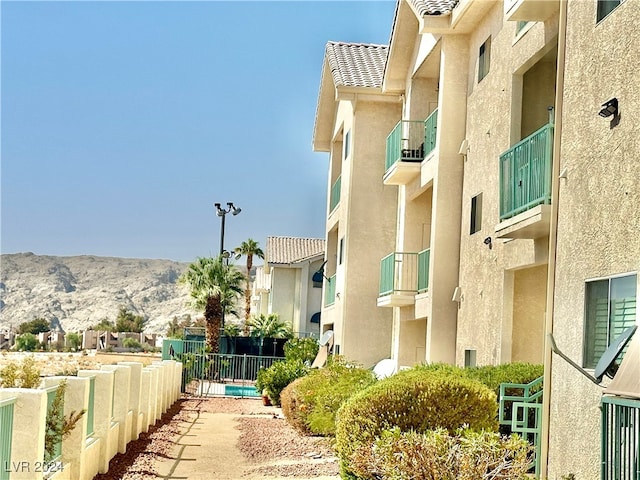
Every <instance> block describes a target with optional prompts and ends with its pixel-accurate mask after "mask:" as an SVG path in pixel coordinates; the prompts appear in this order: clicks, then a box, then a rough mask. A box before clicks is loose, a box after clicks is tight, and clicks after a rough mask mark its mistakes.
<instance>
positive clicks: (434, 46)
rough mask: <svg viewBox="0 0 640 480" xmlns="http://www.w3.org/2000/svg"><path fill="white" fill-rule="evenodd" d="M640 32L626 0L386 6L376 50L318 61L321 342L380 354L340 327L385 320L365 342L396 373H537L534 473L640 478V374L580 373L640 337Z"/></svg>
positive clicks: (439, 0)
mask: <svg viewBox="0 0 640 480" xmlns="http://www.w3.org/2000/svg"><path fill="white" fill-rule="evenodd" d="M639 20H640V4H639V3H638V2H633V1H630V0H627V1H618V0H504V1H499V0H398V2H397V6H396V11H395V16H394V18H393V21H392V31H391V38H390V42H389V46H388V47H383V46H365V45H356V44H340V43H335V42H330V43H329V44H328V46H327V50H326V54H325V61H324V69H323V73H322V80H321V88H320V95H319V101H318V113H317V115H316V126H315V130H314V148H315V149H316V150H319V151H327V152H329V153H330V168H329V182H328V188H327V192H328V193H327V199H328V206H329V208H328V212H329V215H328V221H327V256H326V260H327V265H326V268H325V271H326V272H327V277H328V278H329V280H328V281H327V282H325V296H328V300H329V301H328V302H327V297H325V306H324V308H323V316H322V317H323V318H322V322H323V328H329V327H330V328H333V329H334V330H335V332H336V342H337V343H338V344H341V345H342V347H343V348H341V350H340V352H341V353H344V354H345V355H346V356H347V357H349V358H351V357H352V355H356V354H357V356H358V358H359V359H362V358H368V359H370V361H371V362H373V361H375V360H376V359H380V358H382V357H383V355H382V353H383V352H384V347H383V345H382V343H379V344H377V345H375V346H374V345H368V344H367V343H366V342H364V343H361V344H360V345H361V347H359V348H358V347H356V346H355V345H353V344H350V343H349V341H350V339H351V338H352V337H351V336H350V335H352V330H350V327H351V326H352V325H357V326H358V328H362V325H363V324H364V322H366V321H371V318H379V319H384V320H382V321H381V322H380V323H376V324H375V326H374V325H373V324H371V325H370V326H369V331H370V332H371V335H372V337H375V338H377V339H379V340H382V339H383V337H384V336H385V335H389V337H388V341H389V344H390V347H389V356H390V357H391V358H392V359H393V360H394V361H395V362H396V366H397V367H398V368H399V367H401V366H411V365H415V364H417V363H420V362H429V363H432V362H446V363H451V364H456V365H459V366H465V367H472V366H476V365H478V366H479V365H498V364H502V363H510V362H527V363H534V364H544V366H545V376H544V383H543V385H544V386H543V396H542V400H540V399H536V400H535V402H541V403H535V404H531V405H530V406H529V407H527V408H531V411H535V412H537V414H536V415H534V416H535V422H534V423H535V424H534V425H530V426H529V427H530V428H531V429H532V430H531V432H535V433H534V434H533V437H532V438H535V440H534V442H535V444H536V447H537V454H536V458H537V462H536V476H538V478H549V479H556V478H561V477H563V476H566V475H569V474H574V475H575V476H576V478H589V479H595V478H601V479H602V480H605V479H606V480H609V479H611V480H614V479H624V480H630V479H633V480H637V479H638V478H639V477H638V475H640V474H639V473H638V472H640V463H639V462H640V451H639V449H640V447H639V445H640V437H639V435H640V433H639V432H640V383H639V382H638V380H637V379H638V378H640V365H635V364H634V365H631V366H628V363H629V362H630V361H631V360H629V361H628V362H627V364H624V363H623V365H622V367H621V373H620V375H621V376H622V377H625V376H626V377H631V381H630V382H626V383H625V381H624V380H625V379H624V378H622V377H620V378H616V380H615V381H614V384H616V382H618V383H620V382H622V383H624V384H625V385H627V386H626V387H625V388H624V389H622V390H621V389H620V388H619V387H618V386H617V385H614V386H613V387H611V388H609V386H608V385H609V383H608V382H609V381H610V380H608V379H605V380H604V381H602V384H601V385H600V386H596V385H595V383H596V382H594V381H590V380H589V378H587V376H591V375H592V374H593V371H594V368H595V367H596V364H597V363H598V361H599V360H600V358H601V357H603V354H604V352H605V351H606V350H607V349H608V348H609V347H611V346H613V347H615V346H616V342H615V340H616V338H617V337H618V335H620V334H621V333H622V332H623V331H629V330H627V329H628V328H629V327H633V326H637V325H638V320H637V315H636V298H637V290H638V274H637V272H638V270H639V269H640V174H639V173H638V169H637V168H636V166H635V163H636V159H637V157H638V155H639V154H640V136H639V135H638V131H637V122H635V120H632V119H636V118H638V115H639V114H640V111H638V110H639V109H640V106H639V105H640V101H639V100H640V98H639V97H640V89H638V88H637V85H638V81H637V78H636V76H637V65H638V64H639V60H640V58H639V57H640V33H639V32H638V30H637V28H635V25H637V24H638V21H639ZM374 50H375V51H378V50H379V51H385V52H386V55H385V57H384V66H383V68H382V72H383V73H382V75H381V77H375V79H376V82H372V83H367V81H365V80H364V79H365V78H368V77H365V76H363V75H362V72H365V71H369V70H368V69H370V68H371V65H374V63H373V62H371V61H370V58H369V57H370V56H371V52H372V51H374ZM362 52H368V56H367V54H363V53H362ZM347 53H348V54H347ZM378 60H379V61H382V59H378ZM377 68H378V70H379V69H380V68H379V67H377ZM354 72H358V73H359V76H354V77H355V78H356V79H357V81H358V82H360V83H357V85H355V86H354V85H350V84H348V82H347V80H349V79H350V78H352V77H349V74H351V75H353V74H354ZM365 91H367V92H369V94H368V95H367V96H365ZM365 99H366V100H365ZM365 101H366V102H369V103H367V104H366V105H369V104H370V107H369V108H367V107H364V105H365V103H364V102H365ZM356 106H357V108H356ZM373 125H375V127H374V126H373ZM383 139H384V140H385V141H384V143H383ZM360 141H362V142H366V152H363V151H362V148H363V147H362V146H361V144H360V143H359V142H360ZM345 142H347V143H348V144H347V145H346V146H345ZM349 142H350V143H349ZM354 142H355V143H354ZM364 165H366V167H364ZM371 175H377V179H372V178H371ZM340 182H342V183H341V184H340ZM376 182H377V183H376ZM336 185H338V187H336ZM336 192H339V196H338V195H337V194H336ZM363 198H365V199H366V202H364V204H363V202H362V199H363ZM336 199H337V200H336ZM363 218H365V219H366V222H364V223H362V219H363ZM373 232H377V233H375V234H374V233H373ZM372 237H375V240H376V241H377V243H376V244H375V245H374V244H373V243H369V244H366V245H363V244H362V243H358V239H361V238H372ZM343 238H344V239H345V242H346V254H344V252H342V249H341V248H340V246H339V245H340V244H341V243H342V239H343ZM350 241H354V242H355V243H354V244H357V245H358V246H359V247H360V248H357V249H356V250H355V252H354V248H353V245H354V244H352V243H350ZM365 252H366V254H365ZM356 255H357V256H356ZM335 258H337V259H338V260H337V261H333V260H334V259H335ZM354 269H355V270H357V271H358V272H366V275H360V276H352V274H353V271H354ZM334 275H335V277H334ZM374 278H375V281H374ZM378 279H379V280H378ZM336 286H337V287H336ZM333 288H336V290H335V291H334V290H333ZM352 289H353V290H352ZM336 292H337V293H339V296H338V295H336ZM354 295H355V296H356V298H359V299H361V300H362V301H361V302H360V303H359V304H357V305H358V306H359V307H360V309H359V310H355V311H354V309H349V308H348V307H349V306H351V305H352V304H350V303H349V301H348V299H351V298H353V297H352V296H354ZM371 295H374V296H375V299H374V301H373V302H374V303H375V305H377V307H376V308H377V310H378V315H380V316H379V317H374V316H373V314H372V313H371V311H370V310H368V309H369V308H370V307H371V304H372V302H371ZM339 300H340V301H341V302H343V303H340V304H339V303H338V301H339ZM365 313H366V315H363V316H360V315H359V314H365ZM364 317H366V318H367V319H368V320H364V319H362V318H364ZM325 322H326V323H325ZM385 322H388V324H387V323H385ZM387 325H389V326H390V327H391V328H390V330H389V329H387V328H386V327H387ZM550 334H552V335H553V337H551V336H550ZM636 337H637V338H635V339H633V340H632V343H631V345H630V346H629V347H628V348H629V351H630V352H631V353H630V354H629V355H630V356H629V357H628V358H630V359H631V358H635V357H633V355H636V353H635V352H636V351H638V352H640V334H636ZM552 338H555V341H556V343H557V345H558V346H559V347H560V348H561V349H562V350H563V351H564V353H565V354H566V356H567V357H568V358H570V359H574V361H575V363H576V364H577V365H574V366H572V365H571V364H570V363H569V362H567V361H566V360H565V359H563V358H561V357H560V356H558V355H555V354H552V350H551V346H552V342H551V339H552ZM634 342H635V343H634ZM367 348H377V349H378V350H375V351H373V352H371V353H370V354H369V356H368V357H367V354H366V352H365V351H363V350H364V349H367ZM625 358H627V357H625ZM618 363H620V359H618ZM636 363H637V362H636ZM575 366H578V367H581V368H582V369H583V371H582V373H584V374H586V375H583V374H581V372H580V370H579V369H576V368H574V367H575ZM592 380H596V379H592ZM598 380H599V379H598ZM634 382H635V383H634ZM629 385H631V386H629ZM634 385H635V386H634ZM602 387H605V390H604V392H605V395H604V396H603V390H602ZM621 391H623V392H624V396H626V397H630V398H623V396H622V395H621V393H620V392H621ZM529 427H528V428H529ZM621 472H622V473H621ZM634 475H635V476H634Z"/></svg>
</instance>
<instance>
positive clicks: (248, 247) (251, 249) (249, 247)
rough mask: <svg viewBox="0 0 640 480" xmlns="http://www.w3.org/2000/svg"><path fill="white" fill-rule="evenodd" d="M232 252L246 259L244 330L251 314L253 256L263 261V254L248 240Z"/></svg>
mask: <svg viewBox="0 0 640 480" xmlns="http://www.w3.org/2000/svg"><path fill="white" fill-rule="evenodd" d="M234 252H235V253H237V254H239V255H244V256H246V257H247V283H246V285H245V289H244V309H245V312H244V323H245V328H246V325H247V322H248V321H249V315H250V314H251V285H250V282H251V268H252V267H253V257H254V255H255V256H256V257H258V258H260V259H263V260H264V252H263V251H262V249H261V248H260V246H259V245H258V242H256V241H255V240H253V239H251V238H249V239H247V241H246V242H242V243H241V244H240V246H239V247H236V248H235V249H234Z"/></svg>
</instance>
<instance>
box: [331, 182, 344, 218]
mask: <svg viewBox="0 0 640 480" xmlns="http://www.w3.org/2000/svg"><path fill="white" fill-rule="evenodd" d="M341 185H342V176H339V177H338V179H337V180H336V181H335V182H334V184H333V185H331V195H330V196H329V213H331V212H333V211H334V210H335V208H336V207H337V206H338V204H339V203H340V188H341Z"/></svg>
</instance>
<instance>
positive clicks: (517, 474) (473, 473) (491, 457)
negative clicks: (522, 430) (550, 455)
mask: <svg viewBox="0 0 640 480" xmlns="http://www.w3.org/2000/svg"><path fill="white" fill-rule="evenodd" d="M531 456H532V449H531V447H530V445H529V444H528V443H527V442H526V441H525V440H522V439H521V438H519V437H517V436H512V437H501V436H500V435H499V434H497V433H495V432H486V431H484V432H475V431H473V430H470V429H468V428H462V429H459V430H457V431H456V433H455V434H453V435H452V434H450V433H449V432H447V431H446V430H445V429H442V428H438V429H436V430H429V431H427V432H425V433H418V432H415V431H409V432H402V431H401V430H400V429H399V428H397V427H395V428H393V429H391V430H385V431H383V432H382V433H381V435H380V437H378V438H377V439H376V440H375V441H374V442H373V444H372V445H371V446H369V445H363V446H361V447H360V448H359V449H358V450H357V451H356V452H355V453H354V456H353V463H352V468H353V471H354V472H356V474H357V475H358V478H361V479H378V478H384V479H388V480H413V479H416V478H419V479H421V480H485V479H495V478H501V479H505V480H506V479H509V480H515V479H525V478H527V476H526V472H527V470H528V468H529V465H530V463H531V460H532V457H531Z"/></svg>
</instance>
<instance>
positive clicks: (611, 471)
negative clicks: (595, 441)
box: [600, 395, 640, 480]
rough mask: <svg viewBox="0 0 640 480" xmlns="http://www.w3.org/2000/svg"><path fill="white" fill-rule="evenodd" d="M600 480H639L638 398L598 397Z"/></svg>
mask: <svg viewBox="0 0 640 480" xmlns="http://www.w3.org/2000/svg"><path fill="white" fill-rule="evenodd" d="M601 411H602V414H601V415H602V420H601V423H600V425H601V428H602V433H601V439H602V440H601V454H600V459H601V463H600V465H601V470H600V478H601V480H639V479H640V441H639V439H638V430H639V428H640V400H638V399H630V398H623V397H614V396H608V395H606V396H603V397H602V406H601Z"/></svg>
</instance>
